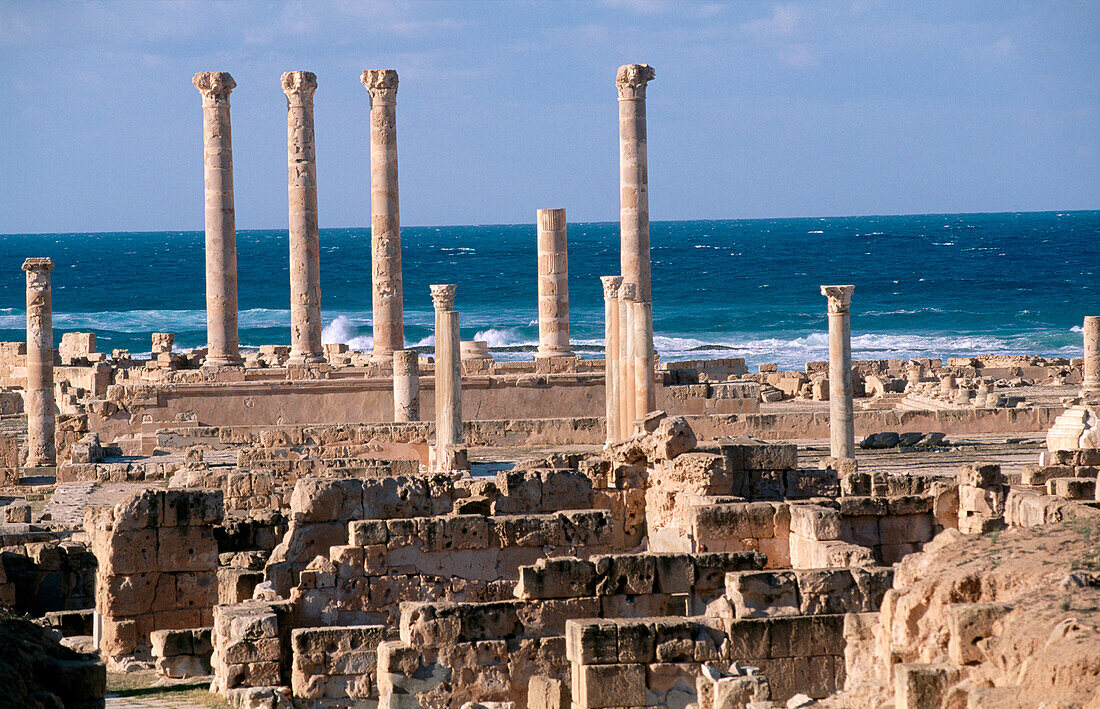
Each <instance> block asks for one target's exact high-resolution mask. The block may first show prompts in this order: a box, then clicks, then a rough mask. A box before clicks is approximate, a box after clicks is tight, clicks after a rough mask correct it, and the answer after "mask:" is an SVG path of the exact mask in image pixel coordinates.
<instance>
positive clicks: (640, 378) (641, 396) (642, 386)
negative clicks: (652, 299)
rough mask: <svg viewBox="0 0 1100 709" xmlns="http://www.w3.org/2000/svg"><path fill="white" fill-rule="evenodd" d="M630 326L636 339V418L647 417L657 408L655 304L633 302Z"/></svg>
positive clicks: (634, 346) (634, 345)
mask: <svg viewBox="0 0 1100 709" xmlns="http://www.w3.org/2000/svg"><path fill="white" fill-rule="evenodd" d="M631 309H632V317H631V319H630V327H631V328H632V332H631V338H632V339H633V340H634V342H633V343H632V344H633V352H634V418H635V419H640V418H645V417H646V415H648V414H650V413H651V412H653V411H654V410H655V409H656V408H657V387H656V385H655V384H654V383H653V305H652V304H651V303H647V302H645V301H643V300H637V301H634V303H632V304H631Z"/></svg>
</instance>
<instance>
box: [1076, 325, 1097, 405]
mask: <svg viewBox="0 0 1100 709" xmlns="http://www.w3.org/2000/svg"><path fill="white" fill-rule="evenodd" d="M1083 330H1084V332H1083V334H1084V339H1085V365H1084V370H1085V371H1084V374H1085V378H1084V381H1083V382H1082V383H1081V393H1082V394H1083V395H1085V396H1100V315H1089V316H1087V317H1086V318H1085V325H1084V328H1083Z"/></svg>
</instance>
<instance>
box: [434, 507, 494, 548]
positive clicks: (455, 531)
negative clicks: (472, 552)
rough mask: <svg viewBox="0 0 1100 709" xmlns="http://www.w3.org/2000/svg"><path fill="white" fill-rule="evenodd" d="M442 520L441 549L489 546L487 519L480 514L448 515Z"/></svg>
mask: <svg viewBox="0 0 1100 709" xmlns="http://www.w3.org/2000/svg"><path fill="white" fill-rule="evenodd" d="M443 520H444V529H443V551H451V550H458V549H484V548H486V547H487V546H489V521H488V520H487V519H486V518H485V517H483V516H482V515H449V516H447V517H444V518H443Z"/></svg>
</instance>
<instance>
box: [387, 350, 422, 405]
mask: <svg viewBox="0 0 1100 709" xmlns="http://www.w3.org/2000/svg"><path fill="white" fill-rule="evenodd" d="M419 358H420V355H418V354H417V353H416V350H394V352H393V420H394V421H397V422H399V423H400V422H404V421H419V420H420V359H419Z"/></svg>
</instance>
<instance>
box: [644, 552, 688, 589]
mask: <svg viewBox="0 0 1100 709" xmlns="http://www.w3.org/2000/svg"><path fill="white" fill-rule="evenodd" d="M651 556H652V557H653V562H654V568H655V570H656V574H657V579H656V584H655V586H654V588H655V590H656V591H657V592H658V593H690V592H691V589H692V587H693V586H694V585H695V564H694V563H693V561H692V559H691V556H690V555H688V554H652V555H651Z"/></svg>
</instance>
